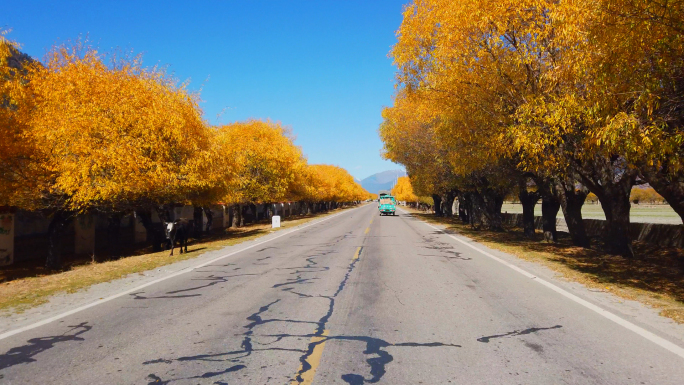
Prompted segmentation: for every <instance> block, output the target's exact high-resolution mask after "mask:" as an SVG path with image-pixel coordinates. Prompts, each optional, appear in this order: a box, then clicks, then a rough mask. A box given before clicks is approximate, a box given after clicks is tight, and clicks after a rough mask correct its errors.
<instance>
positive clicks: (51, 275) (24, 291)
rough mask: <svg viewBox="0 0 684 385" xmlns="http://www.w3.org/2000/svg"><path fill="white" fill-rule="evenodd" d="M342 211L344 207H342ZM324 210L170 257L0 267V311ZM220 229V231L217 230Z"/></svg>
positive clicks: (140, 255)
mask: <svg viewBox="0 0 684 385" xmlns="http://www.w3.org/2000/svg"><path fill="white" fill-rule="evenodd" d="M341 210H344V209H341ZM339 211H340V210H333V211H330V212H327V213H322V214H317V215H311V216H305V217H298V218H297V219H293V220H284V221H283V222H281V226H282V227H281V228H280V229H271V225H270V223H257V224H251V225H247V226H245V227H242V228H239V229H233V228H228V229H225V230H222V231H220V230H215V231H216V234H212V235H211V236H206V237H205V238H203V239H202V240H200V241H191V242H190V245H189V247H188V252H187V253H183V254H180V253H178V251H177V250H176V252H175V253H174V255H173V256H169V251H168V250H166V251H160V252H154V253H153V252H151V248H145V249H139V250H131V251H129V252H130V254H133V255H131V256H128V257H123V258H121V259H118V260H112V261H104V262H93V261H91V260H90V259H82V258H81V259H76V258H73V257H72V258H68V259H67V261H66V263H65V270H64V271H61V272H51V271H48V270H46V269H45V268H44V267H43V266H42V263H43V261H42V260H39V261H30V262H27V263H20V264H17V265H12V266H8V267H4V268H0V282H2V283H0V311H3V312H5V313H8V312H22V311H24V310H26V309H28V308H31V307H34V306H37V305H40V304H42V303H45V302H47V301H48V299H49V297H50V296H52V295H54V294H58V293H73V292H76V291H78V290H81V289H84V288H87V287H90V286H91V285H94V284H98V283H102V282H109V281H112V280H115V279H118V278H123V277H125V276H127V275H129V274H132V273H142V272H143V271H147V270H152V269H155V268H157V267H160V266H164V265H168V264H171V263H174V262H178V261H183V260H187V259H191V258H195V257H197V256H199V255H200V254H202V253H205V252H208V251H212V250H217V249H220V248H223V247H226V246H232V245H236V244H239V243H242V242H246V241H249V240H252V239H255V238H258V237H261V236H264V235H266V234H270V233H272V232H274V231H279V230H282V229H287V228H292V227H295V226H298V225H301V224H303V223H306V222H309V221H311V220H313V219H316V218H320V217H322V216H326V215H330V214H332V213H335V212H339ZM219 231H220V232H219Z"/></svg>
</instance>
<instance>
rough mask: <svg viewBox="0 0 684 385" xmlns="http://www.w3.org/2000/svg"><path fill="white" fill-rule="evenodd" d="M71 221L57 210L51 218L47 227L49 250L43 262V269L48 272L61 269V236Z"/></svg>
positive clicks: (69, 216) (67, 215) (62, 212)
mask: <svg viewBox="0 0 684 385" xmlns="http://www.w3.org/2000/svg"><path fill="white" fill-rule="evenodd" d="M71 219H72V218H71V215H69V214H68V213H66V212H64V211H62V210H57V211H56V212H55V213H54V215H53V216H52V220H51V221H50V225H49V226H48V237H49V239H50V248H49V249H48V255H47V260H46V261H45V267H46V268H47V269H49V270H59V269H61V268H62V248H61V246H62V235H63V233H64V229H65V228H66V227H67V226H68V225H69V222H70V221H71Z"/></svg>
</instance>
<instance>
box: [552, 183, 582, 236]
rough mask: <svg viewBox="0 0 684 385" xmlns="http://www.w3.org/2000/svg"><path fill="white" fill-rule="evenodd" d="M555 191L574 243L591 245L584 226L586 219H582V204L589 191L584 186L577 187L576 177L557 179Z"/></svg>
mask: <svg viewBox="0 0 684 385" xmlns="http://www.w3.org/2000/svg"><path fill="white" fill-rule="evenodd" d="M554 191H555V192H556V195H557V197H558V200H559V201H560V204H561V208H562V209H563V216H564V217H565V223H566V224H567V225H568V233H570V238H572V244H573V245H575V246H580V247H589V245H590V240H589V237H588V236H587V232H586V229H585V227H584V220H583V219H582V206H583V205H584V201H585V199H586V198H587V194H588V192H589V191H588V190H587V188H586V187H584V186H582V187H581V188H579V189H577V188H576V187H575V180H574V179H569V180H559V179H558V180H556V181H555V189H554Z"/></svg>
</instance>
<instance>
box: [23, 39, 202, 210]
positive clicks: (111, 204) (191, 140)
mask: <svg viewBox="0 0 684 385" xmlns="http://www.w3.org/2000/svg"><path fill="white" fill-rule="evenodd" d="M105 60H106V57H105V56H104V55H102V54H100V53H98V52H97V51H96V50H94V49H92V48H90V47H83V46H79V45H75V46H72V47H66V46H63V47H58V48H56V49H54V50H53V51H52V52H50V54H49V55H48V60H47V62H46V63H45V66H44V67H43V66H32V67H30V69H29V75H28V77H29V78H30V81H29V82H28V85H27V86H26V88H27V89H26V92H25V98H24V99H23V100H21V101H19V105H18V114H19V116H20V120H21V122H22V123H24V124H26V125H27V126H30V127H31V130H30V135H29V137H28V140H30V141H31V142H32V143H34V144H35V147H36V148H37V149H38V153H37V154H36V156H35V158H34V159H33V161H34V162H35V167H34V168H33V172H34V173H33V175H32V176H33V177H34V181H35V184H36V186H35V187H36V190H37V191H36V192H37V193H34V194H35V195H34V198H36V199H34V201H33V205H32V206H31V207H30V208H40V207H45V206H47V207H55V208H64V209H67V210H72V211H83V210H87V209H89V208H92V207H101V208H104V209H108V210H113V211H121V210H130V209H131V208H132V207H135V205H137V204H139V203H140V202H142V201H153V202H163V203H165V202H173V201H181V200H183V197H184V196H185V194H187V192H188V191H191V190H193V189H198V188H202V187H204V186H205V185H206V183H207V181H206V179H205V178H204V176H203V174H204V171H205V170H204V168H205V164H206V162H205V160H206V159H207V158H208V156H209V148H210V138H211V135H210V133H209V131H208V130H207V128H206V126H205V124H204V122H203V121H202V118H201V111H200V109H199V107H198V105H197V97H196V96H195V95H192V94H191V93H189V92H188V91H187V90H186V88H185V87H184V86H178V85H177V84H176V82H175V81H174V80H173V79H171V78H170V77H168V76H167V75H166V74H164V73H163V72H162V71H160V70H158V69H146V68H143V67H142V66H141V64H140V62H139V60H128V61H121V62H118V63H113V65H109V66H108V65H106V64H105Z"/></svg>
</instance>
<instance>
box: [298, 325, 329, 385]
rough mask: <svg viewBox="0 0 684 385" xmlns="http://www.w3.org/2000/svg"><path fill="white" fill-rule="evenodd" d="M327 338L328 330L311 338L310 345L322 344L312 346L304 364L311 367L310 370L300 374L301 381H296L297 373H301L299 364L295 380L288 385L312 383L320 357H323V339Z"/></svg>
mask: <svg viewBox="0 0 684 385" xmlns="http://www.w3.org/2000/svg"><path fill="white" fill-rule="evenodd" d="M327 336H328V330H323V335H321V336H314V337H311V343H312V344H314V343H316V342H320V341H324V342H321V343H319V344H316V345H315V346H314V349H313V352H312V353H311V355H310V356H309V357H308V358H307V359H306V362H307V363H308V364H309V365H311V368H310V369H309V370H307V371H306V372H304V373H302V374H301V376H302V381H301V382H300V381H297V376H298V375H299V372H301V371H302V364H299V369H298V370H297V374H295V379H294V380H292V381H291V382H290V385H300V384H304V385H310V384H312V383H313V379H314V376H315V375H316V369H318V365H319V364H320V363H321V356H322V355H323V348H324V347H325V337H327Z"/></svg>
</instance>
